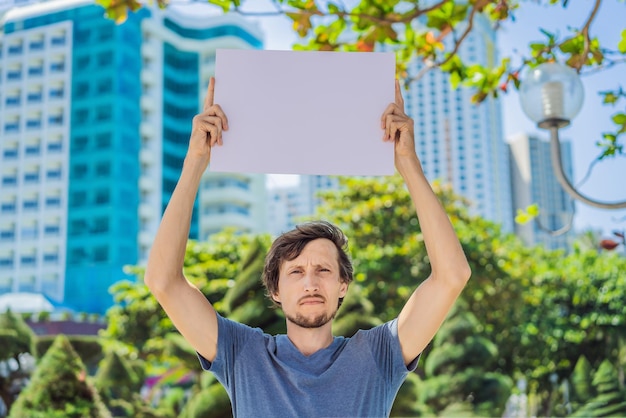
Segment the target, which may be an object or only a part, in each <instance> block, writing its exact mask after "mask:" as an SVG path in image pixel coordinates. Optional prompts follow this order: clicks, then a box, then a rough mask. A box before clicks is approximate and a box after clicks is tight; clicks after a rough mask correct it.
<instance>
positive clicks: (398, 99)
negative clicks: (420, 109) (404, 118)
mask: <svg viewBox="0 0 626 418" xmlns="http://www.w3.org/2000/svg"><path fill="white" fill-rule="evenodd" d="M396 104H397V105H398V106H399V107H400V109H402V111H404V98H403V97H402V89H401V88H400V80H398V79H396Z"/></svg>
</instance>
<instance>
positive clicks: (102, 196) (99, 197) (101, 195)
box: [94, 189, 111, 205]
mask: <svg viewBox="0 0 626 418" xmlns="http://www.w3.org/2000/svg"><path fill="white" fill-rule="evenodd" d="M110 200H111V195H110V193H109V189H100V190H96V192H95V196H94V203H95V204H96V205H101V204H105V203H109V202H110Z"/></svg>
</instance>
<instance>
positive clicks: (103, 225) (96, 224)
mask: <svg viewBox="0 0 626 418" xmlns="http://www.w3.org/2000/svg"><path fill="white" fill-rule="evenodd" d="M105 232H109V218H105V217H100V218H96V219H94V221H93V224H92V226H91V233H92V234H103V233H105Z"/></svg>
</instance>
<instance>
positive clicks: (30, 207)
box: [22, 200, 39, 211]
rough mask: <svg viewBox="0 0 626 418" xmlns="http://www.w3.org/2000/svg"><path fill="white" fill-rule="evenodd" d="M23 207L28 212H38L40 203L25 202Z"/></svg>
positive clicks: (35, 201) (33, 201) (34, 201)
mask: <svg viewBox="0 0 626 418" xmlns="http://www.w3.org/2000/svg"><path fill="white" fill-rule="evenodd" d="M22 207H23V208H24V210H28V211H32V210H37V209H39V202H38V201H37V200H25V201H24V203H22Z"/></svg>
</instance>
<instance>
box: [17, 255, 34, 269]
mask: <svg viewBox="0 0 626 418" xmlns="http://www.w3.org/2000/svg"><path fill="white" fill-rule="evenodd" d="M20 264H21V265H22V266H23V267H34V266H35V265H36V264H37V256H34V255H23V256H21V257H20Z"/></svg>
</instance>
